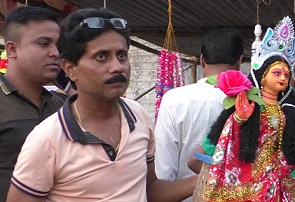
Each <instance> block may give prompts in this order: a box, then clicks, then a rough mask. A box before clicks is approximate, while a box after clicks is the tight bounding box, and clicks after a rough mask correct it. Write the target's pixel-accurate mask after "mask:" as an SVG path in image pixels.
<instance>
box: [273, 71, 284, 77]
mask: <svg viewBox="0 0 295 202" xmlns="http://www.w3.org/2000/svg"><path fill="white" fill-rule="evenodd" d="M272 73H273V74H274V75H275V76H281V74H282V72H281V71H273V72H272Z"/></svg>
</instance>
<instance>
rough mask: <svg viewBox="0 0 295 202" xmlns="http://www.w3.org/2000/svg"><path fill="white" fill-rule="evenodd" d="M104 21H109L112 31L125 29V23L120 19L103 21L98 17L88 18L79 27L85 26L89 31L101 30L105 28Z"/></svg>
mask: <svg viewBox="0 0 295 202" xmlns="http://www.w3.org/2000/svg"><path fill="white" fill-rule="evenodd" d="M105 21H109V22H110V23H111V25H112V26H113V28H114V29H126V28H127V21H126V20H124V19H122V18H110V19H104V18H100V17H90V18H86V19H84V20H83V21H82V22H80V26H83V25H85V24H86V25H87V26H88V28H91V29H102V28H104V26H105Z"/></svg>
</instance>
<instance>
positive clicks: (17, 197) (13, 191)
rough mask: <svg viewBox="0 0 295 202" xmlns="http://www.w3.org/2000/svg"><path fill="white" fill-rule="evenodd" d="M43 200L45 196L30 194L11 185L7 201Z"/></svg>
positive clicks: (38, 201) (39, 201)
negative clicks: (38, 196) (39, 196)
mask: <svg viewBox="0 0 295 202" xmlns="http://www.w3.org/2000/svg"><path fill="white" fill-rule="evenodd" d="M42 200H43V198H36V197H33V196H30V195H28V194H26V193H24V192H22V191H20V190H19V189H17V188H16V187H15V186H13V185H10V188H9V191H8V195H7V200H6V202H20V201H21V202H41V201H42Z"/></svg>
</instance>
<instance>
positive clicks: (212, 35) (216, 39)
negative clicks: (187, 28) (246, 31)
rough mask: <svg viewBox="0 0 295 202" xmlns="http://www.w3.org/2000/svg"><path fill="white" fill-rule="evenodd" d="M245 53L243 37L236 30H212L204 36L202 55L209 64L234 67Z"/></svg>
mask: <svg viewBox="0 0 295 202" xmlns="http://www.w3.org/2000/svg"><path fill="white" fill-rule="evenodd" d="M243 51H244V40H243V36H242V35H241V33H240V32H239V31H237V30H236V29H233V28H228V29H226V28H211V29H210V30H208V31H207V32H206V33H205V35H204V39H203V43H202V48H201V53H202V55H203V57H204V60H205V62H206V63H207V64H230V65H234V64H235V63H236V62H237V61H238V59H239V58H240V57H241V55H243Z"/></svg>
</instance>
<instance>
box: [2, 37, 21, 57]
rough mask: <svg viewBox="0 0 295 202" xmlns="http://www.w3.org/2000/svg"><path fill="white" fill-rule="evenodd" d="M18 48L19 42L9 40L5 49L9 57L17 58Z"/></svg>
mask: <svg viewBox="0 0 295 202" xmlns="http://www.w3.org/2000/svg"><path fill="white" fill-rule="evenodd" d="M17 48H18V44H17V43H16V42H14V41H7V42H6V43H5V50H6V54H7V58H14V59H15V58H17V53H16V50H17Z"/></svg>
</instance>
